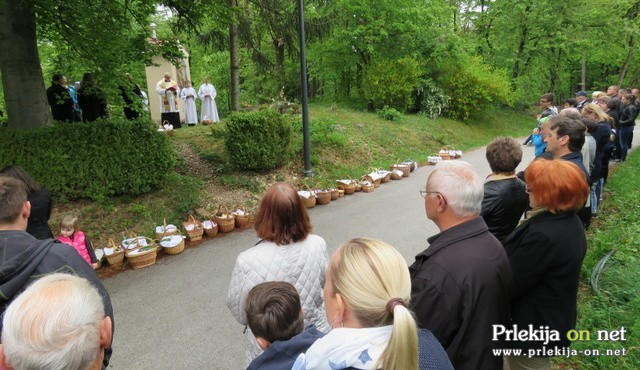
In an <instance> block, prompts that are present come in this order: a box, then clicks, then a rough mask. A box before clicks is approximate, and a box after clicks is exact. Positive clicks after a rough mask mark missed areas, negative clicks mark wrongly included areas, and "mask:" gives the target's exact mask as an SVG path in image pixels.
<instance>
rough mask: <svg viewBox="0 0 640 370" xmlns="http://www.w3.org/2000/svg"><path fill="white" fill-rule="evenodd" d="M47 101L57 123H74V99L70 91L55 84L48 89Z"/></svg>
mask: <svg viewBox="0 0 640 370" xmlns="http://www.w3.org/2000/svg"><path fill="white" fill-rule="evenodd" d="M47 101H48V102H49V106H51V114H53V119H55V120H56V121H73V111H74V108H73V99H71V95H69V90H67V88H66V87H64V86H62V85H60V84H59V83H53V84H51V86H49V88H48V89H47Z"/></svg>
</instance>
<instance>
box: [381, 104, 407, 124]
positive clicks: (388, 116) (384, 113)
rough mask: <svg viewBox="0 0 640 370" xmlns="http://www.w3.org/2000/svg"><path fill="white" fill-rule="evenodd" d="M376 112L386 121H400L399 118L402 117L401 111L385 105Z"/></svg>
mask: <svg viewBox="0 0 640 370" xmlns="http://www.w3.org/2000/svg"><path fill="white" fill-rule="evenodd" d="M376 114H377V115H378V117H380V118H382V119H385V120H387V121H400V118H402V113H400V112H398V111H397V110H395V109H393V108H389V107H387V106H386V105H385V106H384V108H382V109H380V110H378V111H377V112H376Z"/></svg>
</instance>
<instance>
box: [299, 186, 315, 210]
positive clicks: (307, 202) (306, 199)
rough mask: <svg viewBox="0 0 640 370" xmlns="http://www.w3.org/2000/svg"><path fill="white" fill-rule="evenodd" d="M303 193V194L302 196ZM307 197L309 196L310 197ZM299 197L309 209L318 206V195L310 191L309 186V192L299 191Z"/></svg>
mask: <svg viewBox="0 0 640 370" xmlns="http://www.w3.org/2000/svg"><path fill="white" fill-rule="evenodd" d="M301 193H302V194H301ZM306 195H309V196H308V197H307V196H306ZM298 196H299V197H300V199H301V200H302V203H303V204H304V206H305V207H307V208H313V207H315V205H316V194H315V193H314V192H312V191H311V189H309V187H308V186H307V190H298Z"/></svg>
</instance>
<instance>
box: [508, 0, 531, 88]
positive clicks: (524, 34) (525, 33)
mask: <svg viewBox="0 0 640 370" xmlns="http://www.w3.org/2000/svg"><path fill="white" fill-rule="evenodd" d="M530 11H531V6H530V5H527V6H526V7H525V9H524V20H523V22H522V25H521V27H522V28H521V29H520V41H519V42H518V52H517V54H516V62H515V64H514V65H513V71H512V72H511V77H512V78H518V77H520V76H521V75H522V70H523V68H522V66H521V65H520V63H521V62H522V60H523V59H524V53H525V48H526V46H527V40H528V38H529V28H528V27H527V16H528V15H529V12H530Z"/></svg>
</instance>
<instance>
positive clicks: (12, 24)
mask: <svg viewBox="0 0 640 370" xmlns="http://www.w3.org/2000/svg"><path fill="white" fill-rule="evenodd" d="M28 4H29V2H26V1H21V0H5V1H4V5H2V6H1V8H0V50H2V52H0V71H2V88H3V91H4V100H5V104H6V107H7V116H8V119H9V121H8V125H9V127H13V128H35V127H42V126H46V125H48V124H50V123H51V122H52V116H51V111H50V109H49V104H48V103H47V95H46V92H45V87H44V81H43V79H42V70H41V69H40V57H39V56H38V47H37V40H36V19H35V14H34V12H33V9H31V8H30V7H29V5H28Z"/></svg>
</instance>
